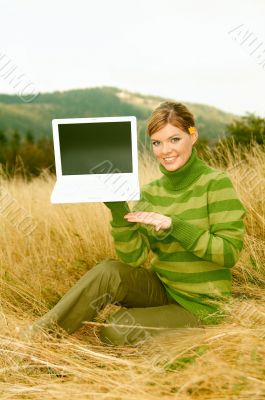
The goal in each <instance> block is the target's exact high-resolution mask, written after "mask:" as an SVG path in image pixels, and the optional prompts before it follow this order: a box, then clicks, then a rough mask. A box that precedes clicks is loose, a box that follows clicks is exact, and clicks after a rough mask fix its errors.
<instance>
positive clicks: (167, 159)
mask: <svg viewBox="0 0 265 400" xmlns="http://www.w3.org/2000/svg"><path fill="white" fill-rule="evenodd" d="M176 159H177V157H164V158H163V161H165V162H166V163H171V162H173V161H175V160H176Z"/></svg>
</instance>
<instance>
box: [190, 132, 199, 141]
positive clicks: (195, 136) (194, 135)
mask: <svg viewBox="0 0 265 400" xmlns="http://www.w3.org/2000/svg"><path fill="white" fill-rule="evenodd" d="M198 138H199V134H198V131H197V129H196V131H195V132H194V133H193V135H192V137H191V139H192V144H194V143H195V142H196V141H197V140H198Z"/></svg>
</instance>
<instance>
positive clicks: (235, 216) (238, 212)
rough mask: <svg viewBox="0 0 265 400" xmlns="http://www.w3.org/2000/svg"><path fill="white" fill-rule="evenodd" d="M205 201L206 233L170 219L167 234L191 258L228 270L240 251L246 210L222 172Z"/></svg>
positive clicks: (173, 217)
mask: <svg viewBox="0 0 265 400" xmlns="http://www.w3.org/2000/svg"><path fill="white" fill-rule="evenodd" d="M207 197H208V205H207V206H208V221H209V229H208V230H205V229H201V228H200V227H198V226H196V225H194V224H193V223H190V222H188V221H184V220H182V219H181V218H180V217H178V216H177V215H173V216H172V226H171V231H170V234H171V235H172V236H173V237H174V238H176V239H177V240H178V241H179V243H180V244H181V245H182V246H183V247H184V248H185V249H187V250H188V251H190V252H192V253H193V254H194V255H196V256H198V257H200V258H202V259H204V260H207V261H211V262H214V263H216V264H219V265H220V266H222V267H223V268H231V267H233V266H234V265H235V264H236V262H237V260H238V258H239V254H240V252H241V250H242V247H243V241H244V233H245V225H244V222H243V218H244V216H245V213H246V209H245V208H244V206H243V204H242V203H241V201H240V200H239V198H238V196H237V193H236V191H235V189H234V187H233V184H232V182H231V180H230V178H229V177H228V176H227V175H226V173H224V172H222V177H221V179H218V180H215V181H212V182H211V183H210V185H209V187H208V193H207Z"/></svg>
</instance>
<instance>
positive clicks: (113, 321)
mask: <svg viewBox="0 0 265 400" xmlns="http://www.w3.org/2000/svg"><path fill="white" fill-rule="evenodd" d="M105 323H106V324H109V326H104V327H102V328H101V329H100V332H99V335H100V339H101V341H102V342H105V343H107V344H111V345H116V346H124V345H135V344H138V343H139V342H142V341H144V340H146V339H147V338H148V337H149V336H150V335H149V334H148V332H146V331H145V330H144V329H143V328H142V327H141V325H140V324H137V323H136V321H135V320H134V318H133V316H132V315H131V314H130V313H129V312H128V311H127V309H126V308H125V307H122V308H121V309H120V310H119V311H117V312H115V313H114V314H112V315H111V316H109V317H108V318H107V320H106V321H105Z"/></svg>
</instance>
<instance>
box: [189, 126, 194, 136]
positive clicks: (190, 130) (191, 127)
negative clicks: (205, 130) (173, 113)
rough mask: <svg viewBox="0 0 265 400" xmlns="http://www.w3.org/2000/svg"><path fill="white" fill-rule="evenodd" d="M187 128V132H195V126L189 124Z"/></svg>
mask: <svg viewBox="0 0 265 400" xmlns="http://www.w3.org/2000/svg"><path fill="white" fill-rule="evenodd" d="M188 130H189V133H190V134H191V135H193V134H194V133H195V132H196V128H195V126H189V127H188Z"/></svg>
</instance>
